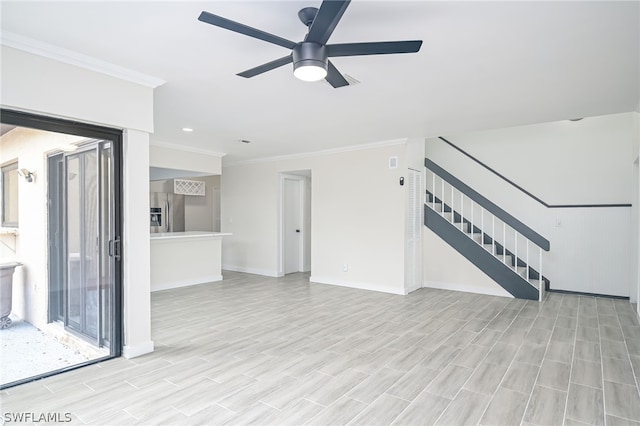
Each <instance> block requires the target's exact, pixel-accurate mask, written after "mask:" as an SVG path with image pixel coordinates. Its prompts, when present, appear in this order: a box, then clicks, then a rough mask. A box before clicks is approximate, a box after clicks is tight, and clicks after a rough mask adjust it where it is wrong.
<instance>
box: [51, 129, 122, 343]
mask: <svg viewBox="0 0 640 426" xmlns="http://www.w3.org/2000/svg"><path fill="white" fill-rule="evenodd" d="M111 145H112V143H111V141H105V140H94V141H88V142H86V141H85V142H84V143H83V144H82V145H81V147H79V149H77V150H75V151H74V152H71V153H59V154H58V153H56V154H52V155H50V156H49V161H48V162H49V176H50V179H49V183H48V187H49V191H48V192H49V203H48V204H49V292H50V295H49V318H50V320H59V321H61V322H63V323H64V326H65V328H66V329H68V330H70V331H72V332H74V333H76V334H77V335H80V336H82V337H83V338H84V339H86V340H88V341H90V342H91V343H93V344H94V345H95V346H96V347H98V348H104V347H108V346H109V342H111V341H112V340H113V338H112V336H111V329H112V327H111V323H112V321H111V317H112V311H113V309H112V306H113V300H114V287H113V282H114V280H113V274H114V253H113V251H114V244H116V243H115V240H116V238H115V235H114V226H113V222H114V220H113V216H114V212H113V202H112V200H111V188H112V180H113V176H112V174H113V168H112V154H111V150H112V148H111Z"/></svg>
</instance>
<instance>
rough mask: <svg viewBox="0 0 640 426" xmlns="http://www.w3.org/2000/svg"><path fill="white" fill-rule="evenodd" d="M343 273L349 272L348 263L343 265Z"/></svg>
mask: <svg viewBox="0 0 640 426" xmlns="http://www.w3.org/2000/svg"><path fill="white" fill-rule="evenodd" d="M342 272H349V264H348V263H344V264H342Z"/></svg>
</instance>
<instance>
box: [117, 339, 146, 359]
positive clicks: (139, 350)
mask: <svg viewBox="0 0 640 426" xmlns="http://www.w3.org/2000/svg"><path fill="white" fill-rule="evenodd" d="M151 352H153V340H149V341H148V342H145V343H140V344H137V345H135V346H127V345H125V346H123V347H122V356H123V357H125V358H127V359H131V358H135V357H138V356H141V355H144V354H148V353H151Z"/></svg>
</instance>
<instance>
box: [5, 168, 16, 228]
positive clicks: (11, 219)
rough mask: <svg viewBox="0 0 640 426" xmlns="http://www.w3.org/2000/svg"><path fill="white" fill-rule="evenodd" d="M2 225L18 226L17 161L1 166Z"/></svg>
mask: <svg viewBox="0 0 640 426" xmlns="http://www.w3.org/2000/svg"><path fill="white" fill-rule="evenodd" d="M2 226H3V227H8V228H17V227H18V162H17V161H16V162H15V163H11V164H7V165H5V166H2Z"/></svg>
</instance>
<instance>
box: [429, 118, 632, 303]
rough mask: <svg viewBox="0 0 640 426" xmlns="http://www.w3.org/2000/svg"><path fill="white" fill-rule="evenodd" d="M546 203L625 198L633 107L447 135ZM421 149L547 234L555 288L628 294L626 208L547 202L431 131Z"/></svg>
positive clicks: (547, 268)
mask: <svg viewBox="0 0 640 426" xmlns="http://www.w3.org/2000/svg"><path fill="white" fill-rule="evenodd" d="M447 139H448V140H450V141H451V142H452V143H454V144H456V145H457V146H459V147H460V148H462V149H464V150H465V151H467V152H469V153H470V154H471V155H473V156H475V157H476V158H478V159H479V160H480V161H482V162H484V163H485V164H487V165H488V166H490V167H492V168H493V169H495V170H496V171H498V172H499V173H501V174H503V175H504V176H507V177H508V178H509V179H511V180H513V181H514V182H515V183H517V184H518V185H520V186H522V187H523V188H525V189H526V190H527V191H529V192H531V193H533V194H534V195H536V196H537V197H539V198H541V199H542V200H544V201H545V202H547V203H548V204H605V203H606V204H608V203H624V204H627V203H631V201H632V197H631V193H632V188H631V187H632V167H631V161H632V160H631V156H632V146H633V143H634V139H633V116H632V114H616V115H610V116H603V117H592V118H585V119H584V120H582V121H578V122H569V121H564V122H557V123H546V124H539V125H531V126H522V127H515V128H508V129H500V130H493V131H486V132H477V133H472V134H465V135H451V136H448V137H447ZM426 152H427V157H429V158H431V159H432V160H433V161H434V162H436V163H437V164H439V165H440V166H442V167H443V168H444V169H445V170H448V171H449V172H450V173H452V174H453V175H454V176H456V177H458V178H459V179H460V180H462V181H463V182H466V183H467V184H468V185H469V186H471V187H472V188H474V189H476V190H477V191H478V192H480V193H481V194H483V195H485V196H486V197H487V198H489V199H490V200H492V201H493V202H494V203H496V204H497V205H499V206H501V207H502V208H504V209H505V210H506V211H508V212H509V213H511V214H512V215H513V216H515V217H516V218H518V219H520V220H521V221H522V222H524V223H526V224H527V225H529V226H530V227H531V228H533V229H534V230H536V231H537V232H538V233H540V234H541V235H543V236H544V237H545V238H547V239H548V240H549V241H550V242H551V251H550V252H549V253H547V254H546V255H545V257H544V270H543V273H544V275H545V276H547V277H548V278H549V279H550V280H551V287H552V288H555V289H563V290H572V291H580V292H589V293H602V294H612V295H621V296H629V293H630V284H629V283H630V282H631V274H632V269H633V266H632V265H633V262H632V259H631V254H630V253H631V251H632V238H631V232H630V230H631V228H632V221H631V209H630V208H562V209H548V208H546V207H544V206H542V205H541V204H539V203H538V202H536V201H535V200H533V199H531V198H529V197H527V196H526V195H524V194H523V193H521V192H520V191H518V190H517V189H515V188H514V187H512V186H511V185H509V184H507V183H505V182H504V181H502V180H499V179H498V178H496V177H495V175H493V174H492V173H490V172H489V171H487V170H485V169H483V168H482V167H481V166H479V165H477V164H476V163H473V162H472V161H471V160H469V159H468V158H466V157H465V156H463V155H462V154H460V153H459V152H457V151H455V150H454V149H452V148H451V147H449V146H447V145H446V144H445V143H443V142H442V141H440V140H438V139H429V140H428V141H427V149H426Z"/></svg>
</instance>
